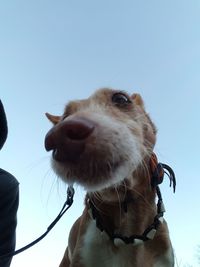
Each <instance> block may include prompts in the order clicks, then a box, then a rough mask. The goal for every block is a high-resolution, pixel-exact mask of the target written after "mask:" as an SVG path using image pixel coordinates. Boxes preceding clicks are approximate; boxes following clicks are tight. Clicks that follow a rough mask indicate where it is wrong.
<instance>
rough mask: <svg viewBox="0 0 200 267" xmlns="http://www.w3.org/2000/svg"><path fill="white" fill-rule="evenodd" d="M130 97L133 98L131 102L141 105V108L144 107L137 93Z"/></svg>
mask: <svg viewBox="0 0 200 267" xmlns="http://www.w3.org/2000/svg"><path fill="white" fill-rule="evenodd" d="M131 99H132V100H133V102H134V103H135V104H136V105H138V106H141V107H142V108H144V102H143V100H142V97H141V96H140V95H139V94H133V95H132V96H131Z"/></svg>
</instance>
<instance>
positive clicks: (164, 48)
mask: <svg viewBox="0 0 200 267" xmlns="http://www.w3.org/2000/svg"><path fill="white" fill-rule="evenodd" d="M199 73H200V2H199V1H197V0H196V1H194V0H191V1H185V0H177V1H172V0H168V1H144V0H143V1H134V0H132V1H131V0H127V1H116V0H115V1H114V0H101V1H94V0H93V1H92V0H86V1H80V0H79V1H77V0H74V1H69V0H65V1H63V0H59V1H52V0H48V1H47V0H34V1H33V0H30V1H25V0H24V1H23V0H18V1H17V0H16V1H14V0H13V1H11V0H6V1H1V2H0V97H1V99H2V101H3V102H4V105H5V109H6V111H7V116H8V120H9V138H8V141H7V144H6V145H5V147H4V149H3V150H2V151H1V153H0V162H1V167H2V168H5V169H7V170H8V171H10V172H11V173H13V174H14V175H15V176H16V177H17V178H18V180H19V181H20V208H19V213H18V230H17V248H19V247H21V246H23V245H25V244H26V243H27V242H29V241H32V239H34V238H36V237H37V236H38V235H40V234H41V233H43V232H44V231H45V230H46V227H47V226H48V224H50V222H51V220H53V219H54V217H55V216H56V215H57V213H58V211H59V209H60V208H61V206H62V204H63V202H64V200H65V186H64V185H63V184H62V183H60V182H58V181H57V178H56V176H55V175H54V173H53V172H52V170H51V168H50V164H49V159H50V154H48V153H47V152H46V151H45V149H44V146H43V142H44V136H45V134H46V132H47V131H48V130H49V129H50V127H51V125H50V123H49V122H48V121H47V119H46V118H45V116H44V113H45V112H46V111H48V112H51V113H55V114H61V113H62V111H63V108H64V105H65V103H66V102H67V101H68V100H70V99H76V98H83V97H87V96H89V95H90V94H91V93H92V92H93V91H94V90H95V89H97V88H99V87H104V86H110V87H114V88H119V89H123V90H127V91H128V92H130V93H133V92H138V93H140V94H141V95H142V96H143V99H144V101H145V103H146V108H147V110H148V112H149V113H150V114H151V117H152V118H153V120H154V122H155V123H156V125H157V128H158V141H157V145H156V149H155V151H156V152H157V155H158V157H159V159H160V161H162V162H165V163H167V164H169V165H171V167H173V169H174V171H175V173H176V176H177V192H176V194H175V195H174V194H173V193H172V190H171V189H170V188H169V187H168V181H167V179H166V182H165V183H164V184H163V185H162V186H161V190H162V192H163V198H164V202H165V206H166V207H167V212H166V215H165V217H166V218H167V220H168V224H169V228H170V233H171V238H172V242H173V246H174V249H175V252H176V254H177V259H178V262H179V266H184V263H186V262H188V263H190V264H193V266H194V267H196V266H198V264H197V263H195V253H196V249H197V245H198V244H200V231H199V221H200V215H199V205H200V198H199V188H200V181H199V178H200V177H199V170H198V167H199V149H200V146H199V145H200V142H199V136H200V125H199V115H200V112H199V111H200V108H199V106H200V89H199V86H200V75H199ZM83 195H84V192H83V191H82V190H81V189H78V190H77V192H76V198H75V202H74V205H73V207H72V208H71V210H70V212H69V213H68V214H67V215H66V216H65V217H64V218H63V219H62V221H61V222H59V223H58V225H57V226H56V227H55V229H54V230H53V231H52V232H51V234H50V235H49V236H48V237H47V238H46V239H45V240H44V241H42V242H41V243H40V244H39V245H37V246H36V247H34V248H33V249H30V250H29V251H27V252H24V253H23V254H22V255H19V256H16V258H15V259H14V260H13V264H12V266H13V267H25V266H29V267H35V266H38V267H43V266H48V267H55V266H58V263H59V261H60V259H61V257H62V254H63V252H64V250H65V247H66V245H67V236H68V231H69V229H70V227H71V225H72V223H73V221H74V220H75V218H76V217H77V216H78V215H79V214H80V213H81V210H82V207H83V205H82V203H83Z"/></svg>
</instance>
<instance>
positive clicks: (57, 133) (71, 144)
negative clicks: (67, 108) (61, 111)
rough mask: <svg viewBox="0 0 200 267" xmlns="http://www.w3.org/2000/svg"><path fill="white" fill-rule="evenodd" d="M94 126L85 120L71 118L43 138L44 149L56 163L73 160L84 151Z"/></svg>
mask: <svg viewBox="0 0 200 267" xmlns="http://www.w3.org/2000/svg"><path fill="white" fill-rule="evenodd" d="M94 128H95V125H94V123H93V122H92V121H90V120H87V119H85V118H73V119H69V120H65V121H62V122H60V123H58V124H57V125H56V126H54V127H53V128H52V129H51V130H50V131H49V132H48V133H47V135H46V137H45V148H46V150H47V151H50V150H53V157H54V159H56V160H58V161H65V160H75V159H77V158H78V157H79V155H80V154H81V153H82V152H83V151H84V147H85V143H86V139H87V138H88V137H89V136H90V135H91V134H92V132H93V130H94Z"/></svg>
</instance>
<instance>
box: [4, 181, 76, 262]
mask: <svg viewBox="0 0 200 267" xmlns="http://www.w3.org/2000/svg"><path fill="white" fill-rule="evenodd" d="M73 198H74V188H73V187H72V186H69V187H68V188H67V200H66V201H65V203H64V205H63V207H62V209H61V211H60V213H59V214H58V216H57V217H56V218H55V219H54V220H53V222H52V223H51V224H50V225H49V226H48V228H47V230H46V232H44V234H42V235H41V236H40V237H38V238H37V239H35V240H34V241H32V242H31V243H29V244H28V245H26V246H24V247H22V248H20V249H18V250H16V251H14V252H10V253H7V254H5V255H1V256H0V259H4V258H8V257H13V256H15V255H17V254H19V253H21V252H23V251H25V250H27V249H29V248H31V247H32V246H34V245H35V244H37V243H38V242H40V241H41V240H42V239H43V238H44V237H45V236H46V235H47V234H48V233H49V232H50V231H51V230H52V229H53V227H54V226H55V225H56V223H57V222H58V221H59V220H60V219H61V217H62V216H63V215H64V214H65V212H66V211H67V210H68V209H69V208H70V207H71V206H72V204H73Z"/></svg>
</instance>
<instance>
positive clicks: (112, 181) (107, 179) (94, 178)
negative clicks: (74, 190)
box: [52, 160, 137, 192]
mask: <svg viewBox="0 0 200 267" xmlns="http://www.w3.org/2000/svg"><path fill="white" fill-rule="evenodd" d="M52 167H53V169H54V171H55V172H56V173H57V175H58V176H59V177H60V178H61V179H62V180H63V181H64V182H65V183H67V184H69V185H73V184H77V185H80V186H82V187H83V188H84V190H86V191H87V192H100V191H103V190H105V189H112V188H114V189H115V188H117V187H118V186H119V185H120V184H121V183H122V182H123V181H124V180H125V179H127V178H128V177H130V176H131V175H132V173H133V172H134V170H135V169H136V168H137V164H133V162H129V161H125V162H123V163H121V164H119V163H115V164H113V165H112V166H109V170H108V169H107V170H106V169H101V170H99V171H98V170H96V172H94V173H90V171H88V173H87V172H82V173H81V172H80V173H79V172H78V168H76V170H73V169H69V168H67V167H66V166H65V165H62V164H60V163H59V162H56V161H54V160H53V161H52Z"/></svg>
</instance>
